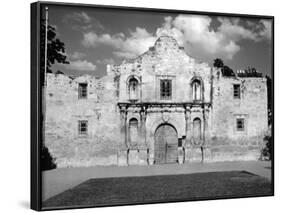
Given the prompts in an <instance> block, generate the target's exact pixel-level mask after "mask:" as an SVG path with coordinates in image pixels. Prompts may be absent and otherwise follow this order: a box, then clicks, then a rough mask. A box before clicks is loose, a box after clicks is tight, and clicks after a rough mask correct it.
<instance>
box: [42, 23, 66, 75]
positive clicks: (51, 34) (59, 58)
mask: <svg viewBox="0 0 281 213" xmlns="http://www.w3.org/2000/svg"><path fill="white" fill-rule="evenodd" d="M45 32H46V29H45V23H44V21H43V20H42V22H41V26H40V36H41V39H40V50H41V55H40V57H41V58H40V68H41V72H43V73H44V72H45V68H44V66H45V34H46V33H45ZM47 42H48V43H47V72H48V73H51V72H52V70H51V66H52V64H54V63H55V62H57V63H62V64H69V61H68V60H67V56H66V54H65V46H64V43H63V42H62V41H60V40H59V39H58V38H57V33H56V28H55V27H53V26H51V25H48V34H47ZM43 76H44V75H43Z"/></svg>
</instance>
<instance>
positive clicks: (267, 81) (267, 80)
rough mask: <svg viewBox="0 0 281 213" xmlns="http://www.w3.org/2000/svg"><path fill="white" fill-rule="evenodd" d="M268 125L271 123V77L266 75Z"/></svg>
mask: <svg viewBox="0 0 281 213" xmlns="http://www.w3.org/2000/svg"><path fill="white" fill-rule="evenodd" d="M265 78H266V86H267V110H268V125H269V126H270V125H271V124H272V89H273V88H272V79H271V78H270V77H269V76H268V75H266V76H265Z"/></svg>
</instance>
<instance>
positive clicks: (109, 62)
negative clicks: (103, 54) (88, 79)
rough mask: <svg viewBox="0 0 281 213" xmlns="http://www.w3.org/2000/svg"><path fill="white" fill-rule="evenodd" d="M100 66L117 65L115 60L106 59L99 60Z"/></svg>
mask: <svg viewBox="0 0 281 213" xmlns="http://www.w3.org/2000/svg"><path fill="white" fill-rule="evenodd" d="M97 63H98V64H115V60H114V59H113V58H105V59H102V60H97Z"/></svg>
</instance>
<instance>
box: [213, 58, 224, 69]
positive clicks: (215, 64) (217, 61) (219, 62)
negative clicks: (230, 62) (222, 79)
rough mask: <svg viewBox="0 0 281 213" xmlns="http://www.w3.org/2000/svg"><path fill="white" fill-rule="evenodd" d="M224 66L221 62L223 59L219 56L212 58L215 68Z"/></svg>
mask: <svg viewBox="0 0 281 213" xmlns="http://www.w3.org/2000/svg"><path fill="white" fill-rule="evenodd" d="M223 66H224V64H223V60H221V59H220V58H216V59H215V60H214V67H216V68H222V67H223Z"/></svg>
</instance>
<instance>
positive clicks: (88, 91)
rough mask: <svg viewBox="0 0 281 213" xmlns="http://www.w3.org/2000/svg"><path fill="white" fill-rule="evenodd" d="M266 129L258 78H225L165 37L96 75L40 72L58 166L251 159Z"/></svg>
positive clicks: (51, 147)
mask: <svg viewBox="0 0 281 213" xmlns="http://www.w3.org/2000/svg"><path fill="white" fill-rule="evenodd" d="M267 129H268V121H267V88H266V79H265V78H263V77H259V78H249V77H248V78H246V77H245V78H240V77H237V76H234V77H225V76H223V75H222V73H221V70H219V69H216V68H213V67H210V66H209V65H208V64H207V63H198V62H197V61H195V59H193V58H191V57H190V56H189V55H187V54H186V52H185V51H184V49H183V48H182V47H180V46H179V45H178V43H177V41H176V40H175V39H174V38H173V37H170V36H161V37H159V38H158V39H157V41H156V42H155V45H154V46H153V47H150V48H149V50H148V51H147V52H145V53H144V54H142V55H140V56H139V57H137V58H135V59H132V60H125V61H123V62H122V64H120V65H107V75H106V76H104V77H102V78H100V79H96V78H95V77H93V76H90V75H84V76H80V77H77V78H70V77H69V76H66V75H63V74H57V75H56V74H48V75H47V89H46V119H45V144H46V146H47V147H48V148H49V150H50V152H51V154H52V155H53V157H55V159H56V163H57V166H58V167H77V166H95V165H135V164H138V165H152V164H162V163H190V162H202V161H203V162H214V161H234V160H257V159H258V158H259V156H260V151H261V149H262V147H263V145H264V144H263V137H264V135H265V133H266V131H267Z"/></svg>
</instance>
